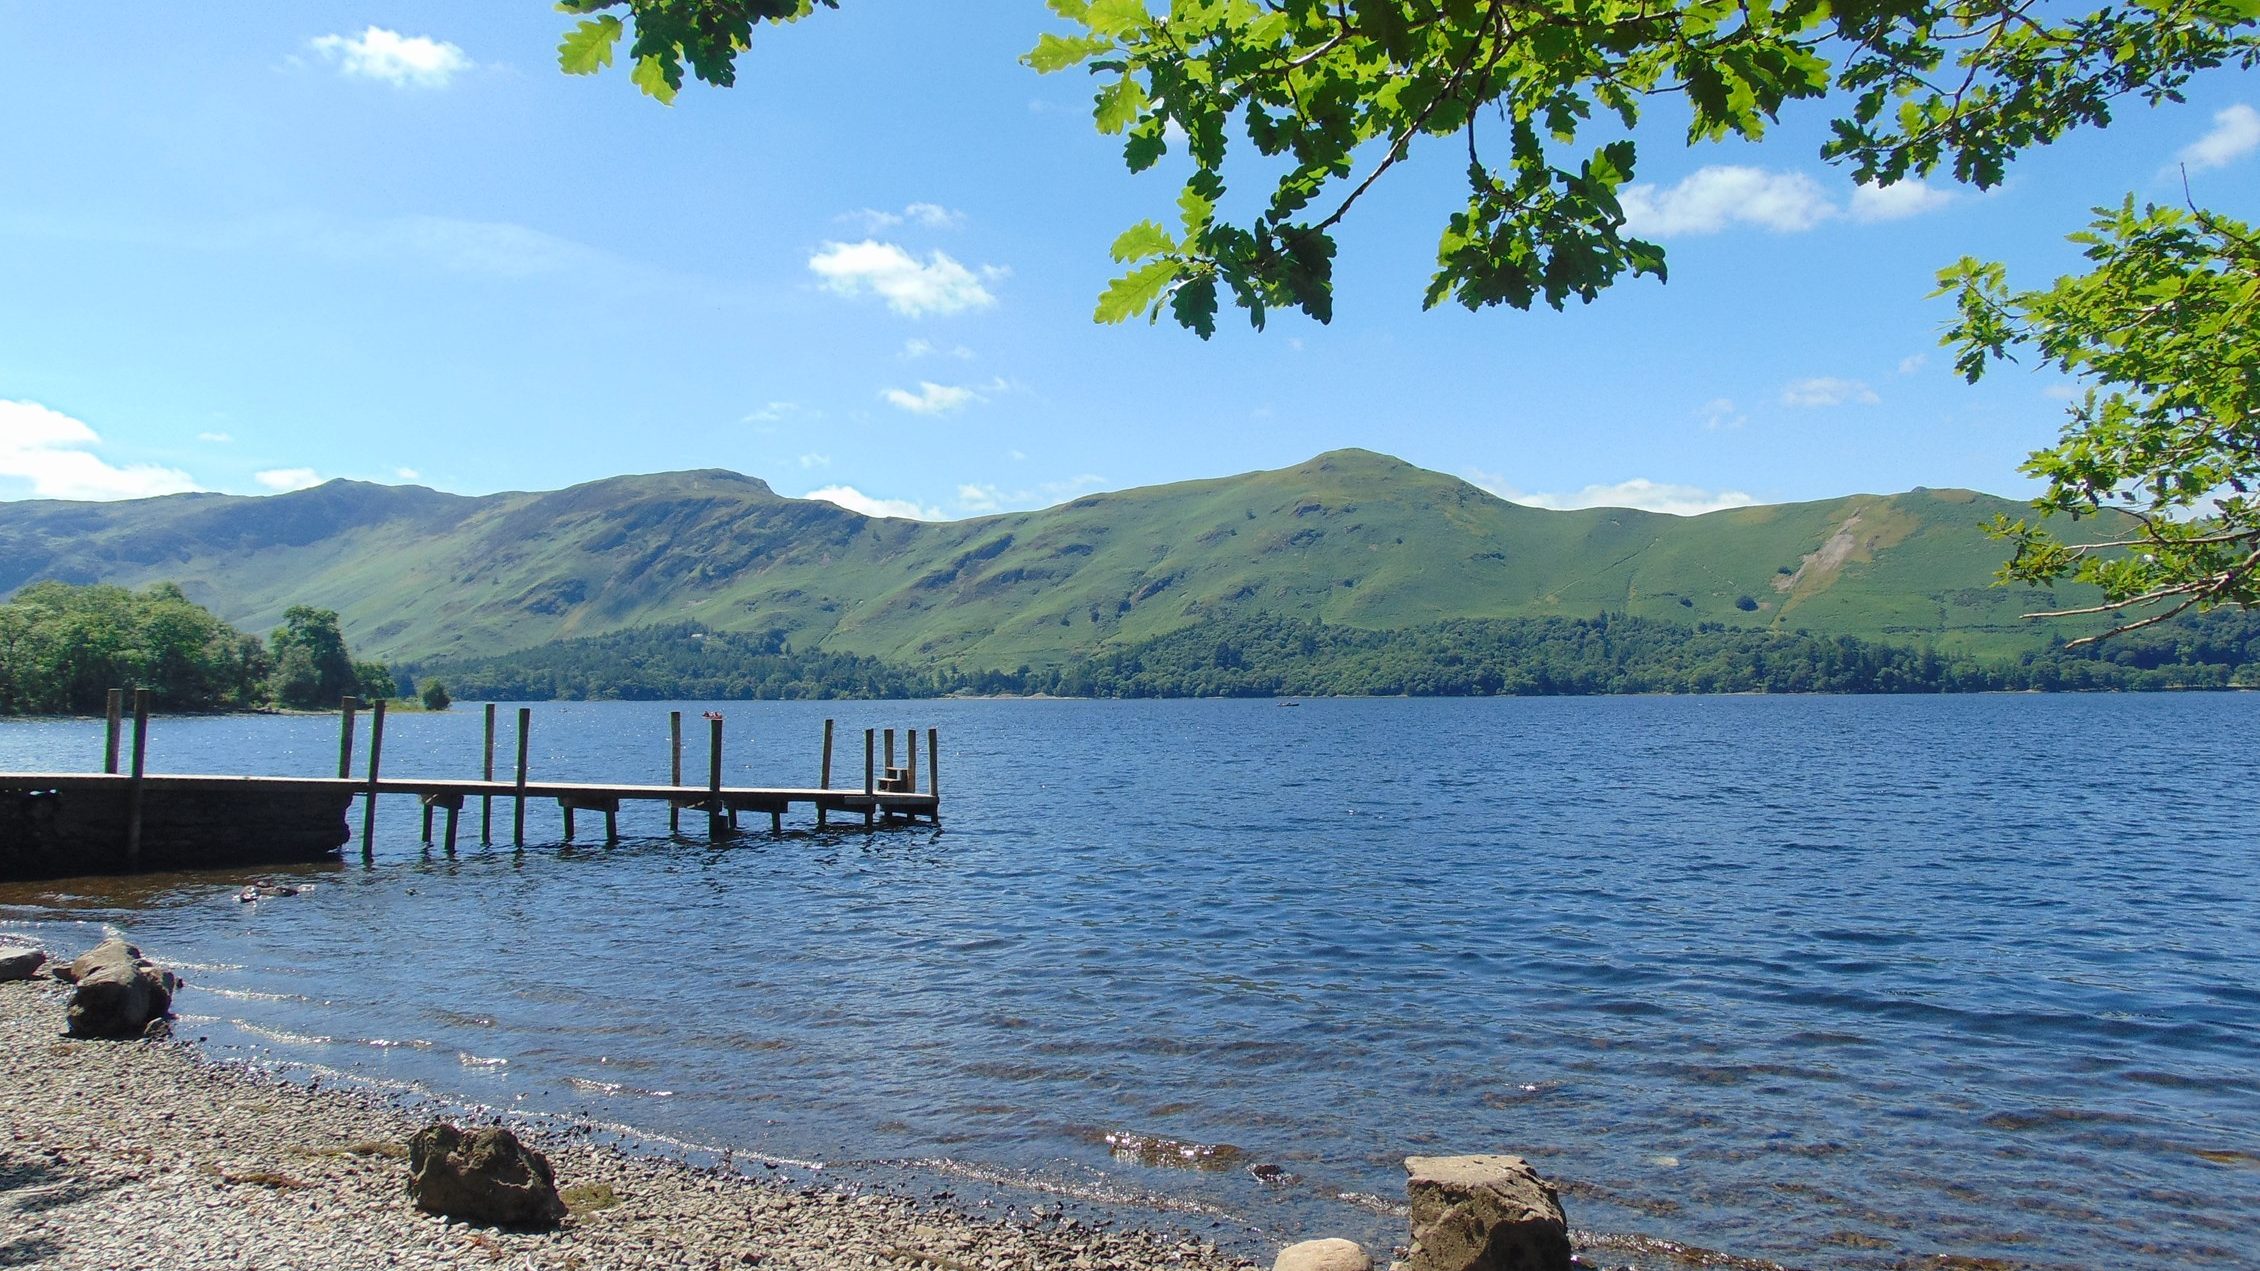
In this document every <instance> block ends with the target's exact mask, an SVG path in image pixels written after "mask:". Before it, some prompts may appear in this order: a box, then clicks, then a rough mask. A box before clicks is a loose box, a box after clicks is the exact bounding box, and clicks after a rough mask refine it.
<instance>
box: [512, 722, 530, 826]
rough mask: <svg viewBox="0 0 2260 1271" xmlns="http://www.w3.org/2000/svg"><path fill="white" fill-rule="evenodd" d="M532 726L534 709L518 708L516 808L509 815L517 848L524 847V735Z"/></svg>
mask: <svg viewBox="0 0 2260 1271" xmlns="http://www.w3.org/2000/svg"><path fill="white" fill-rule="evenodd" d="M533 726H534V708H533V707H531V706H521V707H519V708H518V792H517V795H518V806H517V809H516V810H515V811H514V812H512V814H511V817H512V819H511V822H510V841H511V842H512V843H514V844H516V845H517V846H519V847H524V846H525V845H526V734H527V733H528V732H529V731H531V730H532V728H533Z"/></svg>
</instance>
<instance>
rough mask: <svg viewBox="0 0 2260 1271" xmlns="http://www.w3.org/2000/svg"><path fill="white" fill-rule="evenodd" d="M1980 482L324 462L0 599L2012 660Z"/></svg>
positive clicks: (186, 504)
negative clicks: (1852, 649) (945, 515)
mask: <svg viewBox="0 0 2260 1271" xmlns="http://www.w3.org/2000/svg"><path fill="white" fill-rule="evenodd" d="M2021 508H2022V505H2020V504H2015V503H2012V502H2010V501H2008V500H2003V499H1996V498H1993V497H1990V496H1986V495H1980V494H1973V493H1970V492H1968V491H1960V490H1916V491H1913V492H1910V493H1906V494H1896V495H1883V496H1876V495H1854V496H1851V497H1847V498H1842V499H1832V500H1826V501H1822V502H1815V503H1799V504H1786V505H1781V506H1775V507H1763V508H1743V509H1736V510H1732V511H1726V512H1716V513H1711V514H1709V515H1706V516H1699V517H1675V516H1666V515H1662V514H1658V513H1649V512H1637V511H1629V510H1623V509H1593V510H1587V511H1576V512H1552V511H1543V510H1539V509H1535V508H1527V507H1522V506H1519V505H1516V504H1511V503H1507V502H1504V501H1502V500H1500V499H1497V498H1494V497H1492V496H1491V495H1489V494H1486V493H1484V492H1483V491H1481V490H1478V489H1476V488H1475V487H1474V486H1471V485H1468V484H1467V483H1465V482H1463V481H1460V480H1458V479H1456V478H1453V477H1449V476H1445V475H1443V474H1440V473H1435V472H1429V471H1425V470H1423V469H1419V468H1415V467H1413V466H1411V465H1409V464H1406V463H1403V462H1402V461H1400V460H1396V459H1392V458H1389V457H1387V456H1384V455H1377V454H1373V453H1371V452H1367V451H1360V450H1343V451H1334V452H1331V453H1328V454H1324V455H1320V456H1318V457H1317V458H1315V459H1312V460H1310V461H1309V462H1307V463H1304V464H1300V465H1298V466H1296V467H1293V468H1286V469H1281V470H1278V471H1271V472H1254V473H1247V474H1244V475H1240V476H1234V477H1222V478H1216V479H1211V480H1202V481H1188V482H1181V483H1178V484H1174V485H1165V486H1154V487H1149V488H1145V489H1137V490H1127V491H1122V492H1119V493H1113V494H1098V495H1092V496H1089V497H1086V498H1081V499H1077V500H1075V501H1073V502H1071V503H1067V504H1063V505H1060V506H1057V507H1052V508H1045V509H1042V510H1040V511H1034V512H1021V513H1013V514H1010V515H1004V516H991V517H982V518H979V519H975V520H969V521H957V522H948V523H942V524H929V523H922V522H915V521H905V520H892V519H875V518H870V517H865V516H862V515H860V514H857V513H854V512H850V511H847V510H845V509H842V508H838V507H835V506H833V505H831V504H829V503H822V502H811V501H808V500H802V499H789V498H784V497H781V496H779V495H777V494H775V493H774V492H772V491H771V490H770V488H769V487H768V486H767V485H766V484H764V483H762V482H761V481H758V480H755V479H753V478H750V477H744V476H740V475H737V474H735V473H730V472H721V471H700V472H680V473H665V474H659V475H652V476H632V477H616V478H612V479H609V480H604V481H596V482H591V483H589V484H587V485H580V486H575V487H573V488H571V489H567V490H561V491H555V492H550V493H510V494H497V495H489V496H484V497H478V498H471V497H464V496H458V495H449V494H441V493H437V492H435V491H432V490H427V489H422V488H420V487H389V486H378V485H370V484H365V483H358V482H348V481H333V482H330V483H329V484H327V485H323V486H319V487H316V488H314V489H311V490H303V491H298V492H296V493H291V494H280V495H272V496H266V497H237V496H227V495H209V494H191V495H174V496H169V497H165V498H158V499H145V500H138V501H132V502H122V503H99V504H89V503H60V502H41V501H31V502H18V503H6V504H0V593H5V592H12V591H13V590H15V589H16V588H17V587H20V586H22V585H23V584H25V583H28V582H31V581H34V580H37V579H41V578H60V579H63V580H66V581H71V582H95V581H101V582H114V583H122V584H126V585H129V586H139V585H144V584H147V583H150V582H155V581H161V580H171V581H176V582H178V583H180V584H181V586H182V588H183V589H184V590H185V591H186V593H187V594H188V596H189V597H190V598H192V599H194V600H196V601H198V602H200V603H203V604H205V605H208V606H210V607H211V608H212V609H213V610H214V611H215V612H217V613H218V614H219V615H220V616H221V617H223V618H224V619H226V620H227V621H229V622H231V623H233V624H235V625H237V626H239V627H243V628H245V629H249V630H264V629H266V628H268V627H271V626H273V625H274V624H275V623H276V622H277V621H279V620H280V618H281V615H282V612H283V610H284V609H285V608H287V607H288V606H290V605H292V604H316V605H321V606H324V607H328V608H334V609H336V610H338V611H339V612H340V613H341V614H342V615H343V618H344V624H345V630H346V634H347V636H348V638H349V639H351V640H352V642H353V644H354V645H355V647H356V648H358V649H362V650H364V651H366V652H367V653H369V654H370V655H372V656H378V657H384V658H387V659H393V660H430V659H436V658H460V657H472V656H478V655H483V654H493V653H500V652H507V651H511V650H515V649H524V648H530V647H533V646H536V645H541V644H545V643H547V642H550V641H553V640H559V639H568V638H574V637H583V636H592V635H601V634H605V633H608V632H613V631H621V630H627V629H631V628H637V627H644V626H651V625H655V624H672V623H682V622H694V623H698V624H701V625H703V626H705V627H707V628H709V629H713V630H722V631H746V632H756V633H767V632H775V633H778V634H779V635H780V636H781V638H782V639H783V640H785V641H787V642H789V643H790V644H791V645H792V646H793V647H796V648H811V649H813V648H821V649H825V650H830V651H833V652H840V653H853V654H863V655H868V656H873V657H879V658H883V659H885V660H887V661H889V662H891V663H897V664H904V665H932V664H937V663H940V664H950V665H956V666H960V667H964V668H1004V669H1009V668H1012V667H1016V666H1019V665H1021V664H1023V663H1026V664H1029V665H1032V666H1038V667H1042V666H1057V665H1061V664H1064V663H1066V662H1068V661H1070V660H1073V659H1075V658H1078V657H1081V656H1088V655H1090V654H1092V653H1094V652H1099V651H1103V650H1107V649H1112V648H1120V647H1123V646H1125V645H1128V644H1133V643H1137V642H1141V641H1146V640H1151V639H1155V638H1158V637H1160V636H1164V635H1167V634H1169V633H1170V632H1173V631H1177V630H1181V629H1183V628H1186V627H1188V626H1192V625H1194V624H1196V623H1200V622H1202V621H1204V620H1206V619H1208V618H1212V617H1233V616H1242V615H1248V614H1258V613H1268V614H1280V615H1287V616H1292V617H1298V618H1311V619H1317V620H1320V621H1323V622H1326V623H1330V624H1339V625H1343V626H1347V627H1352V628H1364V629H1374V630H1394V629H1400V628H1406V627H1412V626H1419V625H1424V624H1430V623H1436V622H1442V621H1449V620H1456V619H1470V618H1543V617H1557V616H1566V617H1590V616H1592V615H1593V614H1596V613H1600V612H1604V611H1606V612H1610V613H1618V614H1624V615H1628V616H1633V617H1643V618H1653V619H1659V620H1665V621H1669V622H1673V623H1682V624H1697V623H1704V622H1711V623H1722V624H1725V625H1727V626H1728V627H1731V628H1746V629H1762V628H1769V627H1770V628H1776V629H1782V630H1794V629H1810V630H1813V631H1816V632H1824V633H1829V634H1848V635H1857V636H1863V637H1869V638H1883V639H1893V640H1902V641H1904V640H1909V639H1928V640H1930V641H1932V642H1934V643H1936V644H1938V645H1939V646H1940V647H1942V648H1949V649H1955V650H1961V651H1970V652H2009V651H2015V650H2022V649H2027V648H2032V647H2035V646H2037V645H2040V644H2042V643H2045V642H2047V641H2048V640H2050V638H2051V636H2052V635H2053V636H2054V637H2055V638H2061V636H2062V628H2050V629H2046V630H2043V629H2041V628H2038V627H2036V626H2035V625H2034V624H2032V623H2029V622H2024V621H2021V620H2020V619H2019V617H2018V615H2019V614H2020V613H2023V612H2025V611H2026V610H2028V609H2032V608H2039V607H2046V606H2048V605H2050V604H2052V603H2055V602H2056V600H2057V599H2061V600H2062V601H2063V602H2066V603H2070V602H2076V601H2079V600H2081V599H2083V597H2079V596H2074V595H2070V594H2067V595H2065V596H2063V597H2060V598H2051V597H2050V596H2048V595H2047V594H2046V593H2039V594H2036V593H2033V592H2030V591H2027V590H2025V589H2022V588H2018V589H2003V588H1995V587H1992V586H1990V585H1989V584H1990V580H1991V577H1992V573H1993V570H1994V569H1995V568H1996V567H1997V566H1998V565H1999V564H2000V561H2001V559H2002V556H2003V551H2004V549H2003V548H2002V547H2001V545H1999V544H1997V543H1994V542H1992V541H1991V540H1989V539H1987V538H1986V537H1985V535H1984V534H1983V533H1982V532H1981V530H1980V529H1979V526H1980V524H1981V523H1982V522H1984V521H1986V520H1987V519H1989V518H1990V517H1992V516H1993V515H1994V514H1995V513H1996V512H2016V511H2019V510H2021Z"/></svg>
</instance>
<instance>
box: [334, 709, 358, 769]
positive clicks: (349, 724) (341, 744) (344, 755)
mask: <svg viewBox="0 0 2260 1271" xmlns="http://www.w3.org/2000/svg"><path fill="white" fill-rule="evenodd" d="M337 709H338V730H337V775H338V779H339V780H344V779H345V778H347V777H350V776H352V775H353V712H355V711H357V710H359V709H361V699H360V698H358V697H355V696H353V695H352V694H350V693H349V694H347V695H346V696H344V697H341V698H339V699H338V703H337Z"/></svg>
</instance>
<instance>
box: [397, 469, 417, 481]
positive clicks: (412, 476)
mask: <svg viewBox="0 0 2260 1271" xmlns="http://www.w3.org/2000/svg"><path fill="white" fill-rule="evenodd" d="M392 475H394V476H396V477H398V478H400V479H401V480H403V481H421V480H423V479H424V474H423V473H421V472H418V471H416V470H415V469H414V468H394V469H393V470H392Z"/></svg>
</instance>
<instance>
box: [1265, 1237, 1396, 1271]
mask: <svg viewBox="0 0 2260 1271" xmlns="http://www.w3.org/2000/svg"><path fill="white" fill-rule="evenodd" d="M1271 1271H1373V1259H1372V1258H1371V1257H1370V1256H1368V1255H1367V1254H1366V1251H1365V1248H1364V1246H1362V1245H1360V1244H1359V1243H1358V1242H1357V1241H1355V1240H1305V1241H1303V1242H1302V1243H1301V1244H1292V1245H1288V1246H1287V1247H1286V1248H1284V1249H1281V1250H1280V1251H1279V1257H1278V1258H1277V1259H1275V1260H1274V1261H1273V1262H1272V1264H1271Z"/></svg>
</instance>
